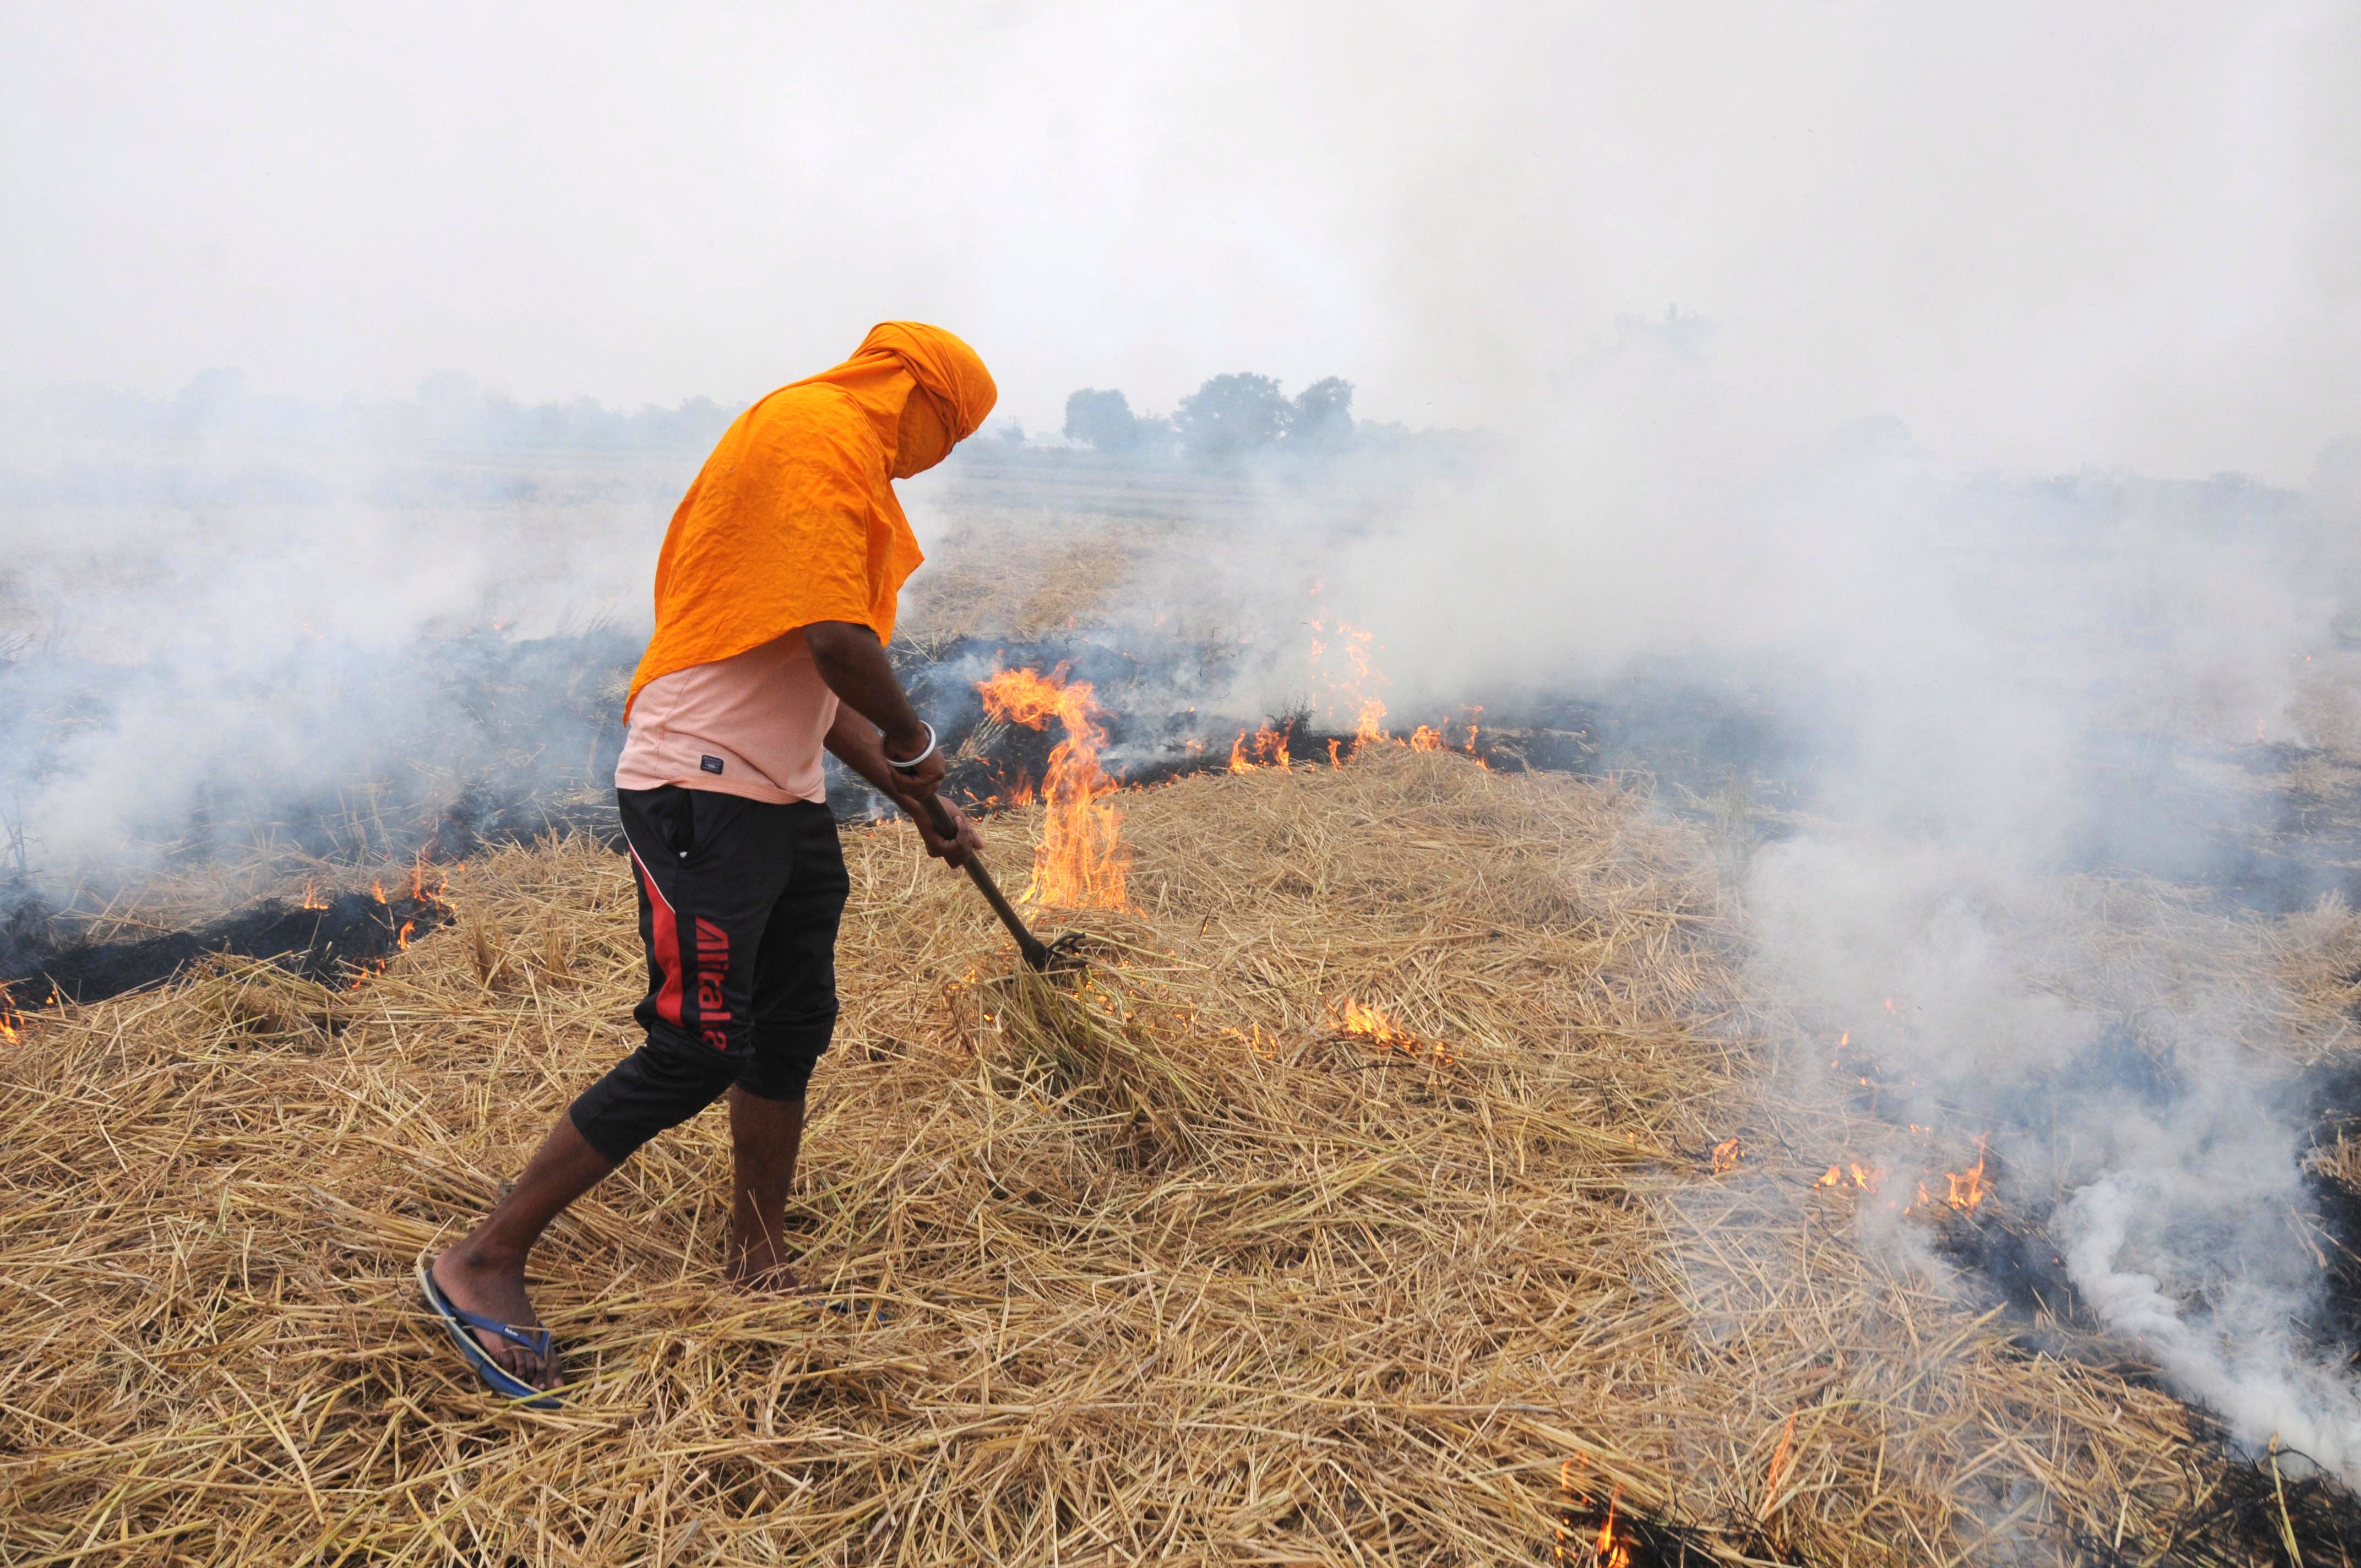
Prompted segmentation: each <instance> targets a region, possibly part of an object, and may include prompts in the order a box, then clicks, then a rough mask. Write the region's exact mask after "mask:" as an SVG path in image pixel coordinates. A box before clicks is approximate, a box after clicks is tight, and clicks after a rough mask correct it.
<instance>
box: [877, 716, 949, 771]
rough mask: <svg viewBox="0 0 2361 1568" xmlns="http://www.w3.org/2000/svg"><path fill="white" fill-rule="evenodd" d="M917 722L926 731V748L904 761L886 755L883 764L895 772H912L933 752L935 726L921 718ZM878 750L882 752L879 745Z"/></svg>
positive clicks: (882, 748) (882, 749)
mask: <svg viewBox="0 0 2361 1568" xmlns="http://www.w3.org/2000/svg"><path fill="white" fill-rule="evenodd" d="M918 722H919V724H921V725H922V726H924V727H925V729H926V731H927V749H926V750H925V751H921V752H919V753H918V754H917V756H915V757H911V758H909V759H907V760H906V761H904V762H895V760H894V759H893V758H891V757H887V758H886V759H885V765H886V766H887V767H889V768H891V769H893V770H894V771H895V773H911V772H914V771H915V770H916V769H917V765H918V764H919V763H920V762H925V761H926V760H927V759H928V757H931V756H933V755H934V754H935V727H934V726H933V725H931V724H928V723H927V721H926V720H925V719H923V718H921V719H920V720H918ZM878 751H880V752H883V751H884V747H882V746H881V747H879V748H878Z"/></svg>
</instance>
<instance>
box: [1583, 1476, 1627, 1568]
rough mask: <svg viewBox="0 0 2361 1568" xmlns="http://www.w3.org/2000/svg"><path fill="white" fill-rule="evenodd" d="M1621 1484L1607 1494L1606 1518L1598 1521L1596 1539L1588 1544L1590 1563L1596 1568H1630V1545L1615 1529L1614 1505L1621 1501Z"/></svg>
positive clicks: (1618, 1483)
mask: <svg viewBox="0 0 2361 1568" xmlns="http://www.w3.org/2000/svg"><path fill="white" fill-rule="evenodd" d="M1622 1497H1623V1484H1622V1483H1621V1482H1620V1481H1619V1482H1617V1483H1616V1484H1615V1489H1614V1490H1613V1491H1611V1492H1609V1493H1608V1494H1607V1517H1606V1518H1605V1519H1602V1520H1600V1521H1599V1525H1598V1540H1597V1541H1592V1542H1591V1543H1590V1557H1591V1561H1592V1562H1594V1563H1598V1568H1631V1541H1629V1540H1627V1539H1626V1538H1625V1537H1623V1536H1622V1535H1620V1534H1619V1533H1617V1531H1616V1529H1615V1505H1616V1504H1617V1503H1619V1502H1620V1501H1621V1500H1622Z"/></svg>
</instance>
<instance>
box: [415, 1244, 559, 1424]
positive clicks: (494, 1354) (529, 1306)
mask: <svg viewBox="0 0 2361 1568" xmlns="http://www.w3.org/2000/svg"><path fill="white" fill-rule="evenodd" d="M429 1272H430V1273H432V1274H433V1276H434V1288H436V1289H437V1290H440V1291H442V1292H443V1299H445V1300H446V1301H448V1302H450V1303H451V1304H452V1305H453V1306H455V1307H459V1308H463V1309H465V1310H467V1311H470V1312H474V1313H477V1314H478V1316H481V1317H487V1318H490V1319H491V1320H493V1321H495V1322H502V1323H506V1324H508V1325H509V1326H510V1327H511V1328H518V1329H538V1328H540V1327H541V1318H540V1315H539V1314H537V1313H536V1312H534V1311H533V1303H532V1302H531V1301H528V1300H526V1299H525V1294H524V1257H523V1255H522V1254H520V1255H517V1256H515V1257H513V1258H500V1257H494V1256H491V1255H488V1254H485V1253H482V1252H477V1253H473V1254H470V1253H469V1252H468V1250H467V1243H466V1242H464V1241H463V1242H460V1243H459V1244H458V1245H455V1246H451V1247H447V1248H445V1250H444V1251H443V1252H442V1253H441V1254H439V1255H437V1256H436V1257H435V1259H434V1263H433V1264H432V1265H431V1266H430V1267H429ZM469 1332H472V1333H474V1335H475V1336H476V1343H478V1344H480V1345H482V1346H483V1347H484V1354H486V1355H489V1356H490V1357H491V1358H492V1360H493V1361H494V1362H495V1363H496V1364H498V1365H500V1367H501V1368H502V1369H504V1370H505V1371H507V1372H508V1373H509V1374H510V1375H511V1376H514V1377H515V1378H517V1379H518V1380H519V1381H520V1382H523V1383H529V1384H531V1385H532V1386H533V1387H535V1388H555V1387H557V1359H556V1357H555V1356H554V1355H551V1356H544V1355H536V1354H533V1352H532V1351H530V1350H527V1349H526V1348H525V1347H524V1346H522V1345H521V1344H519V1343H516V1342H515V1341H513V1340H506V1339H502V1338H500V1336H499V1335H498V1334H493V1333H487V1332H484V1331H483V1330H482V1329H474V1330H471V1331H469Z"/></svg>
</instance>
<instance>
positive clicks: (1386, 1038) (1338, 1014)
mask: <svg viewBox="0 0 2361 1568" xmlns="http://www.w3.org/2000/svg"><path fill="white" fill-rule="evenodd" d="M1328 1014H1329V1016H1330V1017H1331V1018H1332V1019H1333V1020H1334V1024H1335V1028H1336V1032H1337V1033H1338V1034H1340V1035H1345V1036H1350V1037H1351V1038H1353V1039H1356V1040H1362V1041H1366V1042H1367V1043H1368V1044H1370V1045H1373V1046H1377V1047H1382V1048H1383V1049H1386V1050H1393V1051H1400V1052H1401V1053H1402V1055H1404V1056H1409V1057H1431V1058H1433V1059H1434V1060H1435V1061H1437V1062H1441V1063H1445V1064H1448V1063H1450V1062H1454V1061H1456V1060H1458V1059H1459V1058H1456V1057H1455V1056H1453V1055H1452V1054H1451V1053H1450V1052H1449V1051H1448V1050H1445V1049H1444V1047H1442V1046H1441V1045H1440V1044H1438V1043H1437V1042H1435V1041H1433V1040H1430V1039H1428V1038H1426V1037H1425V1036H1422V1035H1414V1034H1412V1033H1411V1032H1410V1031H1409V1030H1408V1029H1405V1028H1402V1027H1401V1026H1400V1025H1397V1024H1396V1023H1394V1021H1393V1020H1392V1019H1390V1018H1389V1017H1387V1016H1386V1015H1385V1014H1383V1013H1381V1012H1379V1011H1378V1009H1376V1008H1374V1007H1371V1006H1369V1005H1368V1004H1367V1003H1361V1002H1356V1001H1354V1000H1353V999H1352V998H1351V997H1349V996H1345V997H1340V998H1338V999H1337V1000H1336V1001H1334V1002H1332V1003H1329V1004H1328Z"/></svg>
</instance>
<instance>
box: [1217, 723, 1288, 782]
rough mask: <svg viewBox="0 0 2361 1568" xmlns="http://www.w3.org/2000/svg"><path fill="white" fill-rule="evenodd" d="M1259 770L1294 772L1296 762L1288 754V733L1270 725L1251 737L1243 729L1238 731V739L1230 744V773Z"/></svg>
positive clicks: (1258, 730)
mask: <svg viewBox="0 0 2361 1568" xmlns="http://www.w3.org/2000/svg"><path fill="white" fill-rule="evenodd" d="M1257 768H1277V769H1278V770H1279V772H1281V773H1292V772H1294V770H1295V764H1294V762H1293V760H1292V759H1290V757H1289V756H1288V754H1287V731H1285V730H1284V729H1272V728H1271V727H1270V726H1269V725H1268V724H1266V725H1264V726H1263V727H1262V728H1261V729H1257V730H1256V731H1255V732H1254V734H1253V735H1252V736H1251V737H1249V736H1248V735H1247V734H1246V731H1245V730H1243V729H1241V730H1239V731H1238V738H1237V739H1236V740H1233V741H1232V742H1230V772H1232V773H1252V772H1254V771H1255V769H1257Z"/></svg>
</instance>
